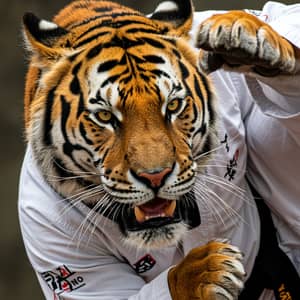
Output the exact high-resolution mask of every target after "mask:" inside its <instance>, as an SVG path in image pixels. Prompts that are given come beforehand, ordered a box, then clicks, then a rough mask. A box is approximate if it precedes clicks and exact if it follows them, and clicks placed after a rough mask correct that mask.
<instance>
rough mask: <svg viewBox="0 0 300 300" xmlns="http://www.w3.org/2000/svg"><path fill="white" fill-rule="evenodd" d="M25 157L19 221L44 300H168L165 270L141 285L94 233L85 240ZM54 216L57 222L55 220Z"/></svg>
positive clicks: (83, 232) (85, 235) (83, 231)
mask: <svg viewBox="0 0 300 300" xmlns="http://www.w3.org/2000/svg"><path fill="white" fill-rule="evenodd" d="M28 156H29V155H28V153H27V155H26V158H25V161H24V163H23V169H22V172H21V180H20V187H19V219H20V225H21V231H22V236H23V240H24V244H25V248H26V251H27V255H28V257H29V260H30V262H31V264H32V266H33V268H34V270H35V272H36V274H37V277H38V280H39V283H40V285H41V288H42V290H43V293H44V295H45V298H46V299H47V300H53V299H55V300H58V299H65V300H90V299H93V300H120V299H129V300H138V299H139V300H151V299H153V300H154V299H155V300H157V299H161V300H171V297H170V294H169V289H168V283H167V270H166V271H164V272H163V273H161V274H160V275H159V276H158V277H156V278H155V279H154V280H152V281H151V282H149V283H145V281H144V280H143V279H142V277H140V276H139V275H138V274H137V273H136V272H135V271H134V270H133V269H132V268H131V266H130V265H129V264H127V263H126V259H125V258H124V259H122V257H121V258H120V257H117V256H116V255H114V253H113V249H109V247H107V243H106V242H105V240H104V238H105V237H103V236H101V233H100V231H99V232H98V233H97V232H95V235H94V236H93V237H91V236H90V234H89V232H88V230H89V229H88V228H85V227H81V228H80V227H78V224H79V225H80V224H82V220H81V219H80V221H79V223H78V222H77V223H76V218H74V217H70V215H72V214H73V213H75V216H76V212H75V208H72V209H69V210H64V211H61V204H62V201H63V200H62V199H60V198H59V197H58V196H57V195H56V194H55V193H54V191H52V190H51V189H50V188H49V186H48V185H46V183H45V182H43V178H42V177H41V176H40V175H39V174H38V173H37V172H36V171H35V166H34V165H33V164H32V163H31V162H30V159H29V158H28ZM55 195H56V198H55ZM57 211H60V212H61V215H60V216H62V217H59V218H57ZM73 216H74V214H73ZM78 216H79V214H78ZM84 218H85V217H83V220H84ZM80 230H81V232H80ZM91 231H92V232H93V228H91ZM76 235H77V237H78V235H79V236H80V238H75V237H76ZM102 241H103V242H102ZM110 250H112V251H110Z"/></svg>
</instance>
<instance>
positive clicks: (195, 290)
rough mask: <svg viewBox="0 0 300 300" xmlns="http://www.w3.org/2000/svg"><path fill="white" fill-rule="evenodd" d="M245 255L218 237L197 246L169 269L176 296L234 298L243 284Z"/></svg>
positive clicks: (178, 299) (213, 299) (176, 299)
mask: <svg viewBox="0 0 300 300" xmlns="http://www.w3.org/2000/svg"><path fill="white" fill-rule="evenodd" d="M242 257H243V255H242V254H241V252H240V251H239V250H238V249H237V248H236V247H234V246H232V245H229V244H225V243H222V242H218V241H213V242H209V243H208V244H207V245H205V246H202V247H198V248H195V249H193V250H191V251H190V253H189V254H188V255H187V256H186V257H185V258H184V259H183V260H182V261H181V262H180V263H179V264H178V265H177V266H175V267H174V268H172V269H171V270H170V271H169V273H168V283H169V289H170V293H171V296H172V299H173V300H188V299H199V300H234V299H237V297H238V295H239V293H240V291H241V290H242V288H243V279H244V276H245V271H244V267H243V265H242V263H241V260H242Z"/></svg>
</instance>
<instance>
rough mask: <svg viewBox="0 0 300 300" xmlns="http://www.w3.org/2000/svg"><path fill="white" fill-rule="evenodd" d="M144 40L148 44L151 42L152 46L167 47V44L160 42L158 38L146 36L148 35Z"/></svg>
mask: <svg viewBox="0 0 300 300" xmlns="http://www.w3.org/2000/svg"><path fill="white" fill-rule="evenodd" d="M143 40H144V41H145V42H146V43H147V44H149V45H151V46H153V47H155V48H159V49H165V45H164V44H162V43H161V42H159V41H158V40H155V39H152V38H146V37H144V38H143Z"/></svg>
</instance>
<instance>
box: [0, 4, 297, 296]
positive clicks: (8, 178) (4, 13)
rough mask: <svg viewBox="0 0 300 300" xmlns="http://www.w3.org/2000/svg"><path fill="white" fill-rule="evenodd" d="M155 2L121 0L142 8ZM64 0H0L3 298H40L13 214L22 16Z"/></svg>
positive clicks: (20, 144)
mask: <svg viewBox="0 0 300 300" xmlns="http://www.w3.org/2000/svg"><path fill="white" fill-rule="evenodd" d="M182 1H184V0H182ZM159 2H160V1H159V0H155V1H150V0H131V1H130V0H127V1H120V3H122V4H127V5H130V6H132V7H135V8H137V9H140V10H141V11H143V12H145V13H149V12H151V11H152V10H153V8H155V6H156V4H157V3H159ZM265 2H266V1H255V0H254V1H250V0H248V1H238V0H236V1H230V0H227V1H216V0H206V1H204V0H202V1H200V0H194V3H195V6H196V8H197V9H198V10H203V9H237V8H253V9H259V8H261V7H262V5H263V4H264V3H265ZM284 2H285V3H296V2H297V1H284ZM67 3H69V1H66V0H64V1H62V0H61V1H58V0H49V1H41V0H40V1H39V0H25V1H24V0H23V1H21V0H4V1H3V0H0V41H1V46H0V51H1V55H0V63H1V64H0V137H1V140H0V151H1V155H0V185H1V189H0V191H1V197H0V199H1V200H0V299H3V300H4V299H5V300H10V299H18V300H21V299H22V300H27V299H30V300H37V299H43V296H42V294H41V292H40V289H39V286H38V283H37V281H36V278H35V275H34V273H33V271H32V270H31V267H30V265H29V263H28V261H27V257H26V254H25V251H24V248H23V244H22V240H21V237H20V231H19V224H18V218H17V193H18V176H19V171H20V166H21V161H22V156H23V153H24V138H23V124H22V121H23V115H22V114H23V112H22V110H23V108H22V106H23V103H22V102H23V100H22V97H23V96H22V94H23V86H24V75H25V70H26V63H25V56H24V54H23V51H22V38H21V18H22V15H23V13H24V12H27V11H32V12H34V13H35V14H37V15H38V16H40V17H41V18H45V19H51V18H52V16H53V15H54V14H55V13H56V12H57V10H58V9H60V8H62V7H63V6H64V5H65V4H67Z"/></svg>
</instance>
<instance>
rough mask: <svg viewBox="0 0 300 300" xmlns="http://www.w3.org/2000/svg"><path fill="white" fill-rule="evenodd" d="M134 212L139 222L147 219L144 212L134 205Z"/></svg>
mask: <svg viewBox="0 0 300 300" xmlns="http://www.w3.org/2000/svg"><path fill="white" fill-rule="evenodd" d="M134 214H135V218H136V220H137V221H138V222H139V223H143V222H144V221H145V220H147V216H145V213H144V212H143V211H142V210H141V209H140V208H139V207H138V206H135V208H134Z"/></svg>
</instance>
